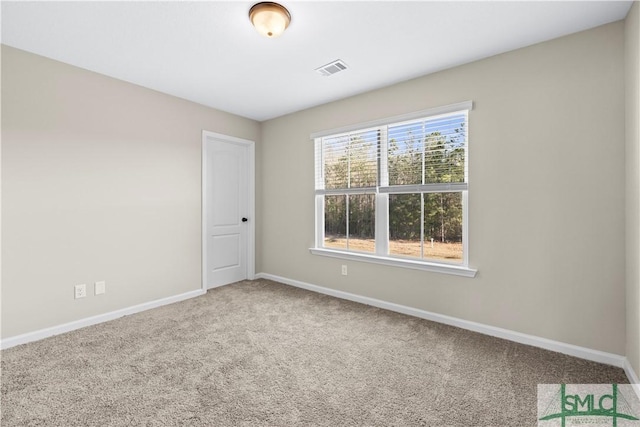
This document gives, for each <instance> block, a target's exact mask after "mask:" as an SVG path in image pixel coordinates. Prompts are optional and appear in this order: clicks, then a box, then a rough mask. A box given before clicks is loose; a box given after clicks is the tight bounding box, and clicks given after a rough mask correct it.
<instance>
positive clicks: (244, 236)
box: [203, 132, 253, 289]
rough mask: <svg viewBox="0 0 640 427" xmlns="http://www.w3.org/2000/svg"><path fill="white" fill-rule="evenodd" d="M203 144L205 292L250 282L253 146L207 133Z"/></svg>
mask: <svg viewBox="0 0 640 427" xmlns="http://www.w3.org/2000/svg"><path fill="white" fill-rule="evenodd" d="M203 144H204V146H203V159H204V162H203V168H204V174H203V181H204V182H203V192H204V194H203V202H204V206H203V207H204V212H203V219H204V224H203V229H204V230H205V236H204V241H203V252H204V254H205V256H204V259H203V264H204V266H203V268H204V271H203V276H204V277H203V279H204V283H205V287H206V288H207V289H208V288H213V287H216V286H222V285H226V284H229V283H233V282H237V281H240V280H244V279H247V278H253V277H250V276H252V273H251V274H250V269H249V261H250V260H249V256H248V255H249V235H250V231H252V230H253V227H249V225H250V221H251V222H252V221H253V218H252V217H251V214H250V205H252V203H250V194H249V193H250V192H249V181H250V179H249V178H250V176H249V175H250V166H251V165H250V161H249V160H250V156H249V154H250V149H252V148H253V145H252V143H251V142H250V141H244V140H238V139H237V138H231V137H226V136H223V135H217V134H213V133H210V132H204V133H203ZM251 225H253V224H251ZM251 261H252V260H251ZM251 270H252V269H251Z"/></svg>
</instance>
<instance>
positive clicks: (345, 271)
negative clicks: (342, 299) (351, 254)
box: [342, 265, 347, 276]
mask: <svg viewBox="0 0 640 427" xmlns="http://www.w3.org/2000/svg"><path fill="white" fill-rule="evenodd" d="M342 275H343V276H346V275H347V266H346V265H343V266H342Z"/></svg>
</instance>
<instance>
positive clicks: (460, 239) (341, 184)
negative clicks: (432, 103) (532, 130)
mask: <svg viewBox="0 0 640 427" xmlns="http://www.w3.org/2000/svg"><path fill="white" fill-rule="evenodd" d="M471 106H472V104H471V102H465V103H461V104H456V105H451V106H447V107H442V108H438V109H433V110H429V111H423V112H420V113H414V114H411V115H408V116H404V117H400V118H394V119H389V120H386V121H385V120H383V121H380V122H379V123H369V124H367V125H361V126H354V127H353V129H351V128H349V129H339V130H335V131H327V132H322V133H320V134H316V135H312V137H313V139H314V141H315V157H316V159H315V165H316V166H315V169H316V181H315V194H316V247H315V248H312V252H313V253H316V254H319V255H328V256H336V257H341V258H351V259H359V260H364V261H372V262H381V263H385V264H392V265H399V266H408V267H411V268H419V269H426V270H435V271H442V272H451V273H454V274H460V275H465V276H473V275H475V270H472V269H470V268H468V253H467V217H468V208H467V197H468V180H467V175H468V174H467V164H468V156H467V147H468V111H469V110H470V109H471Z"/></svg>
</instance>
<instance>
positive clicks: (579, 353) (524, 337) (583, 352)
mask: <svg viewBox="0 0 640 427" xmlns="http://www.w3.org/2000/svg"><path fill="white" fill-rule="evenodd" d="M256 277H257V278H263V279H269V280H274V281H276V282H280V283H284V284H286V285H291V286H295V287H298V288H302V289H307V290H309V291H313V292H318V293H321V294H326V295H331V296H334V297H336V298H342V299H346V300H349V301H355V302H359V303H362V304H367V305H371V306H374V307H379V308H384V309H386V310H390V311H395V312H397V313H402V314H407V315H409V316H414V317H419V318H421V319H426V320H432V321H434V322H438V323H444V324H445V325H451V326H456V327H458V328H462V329H467V330H469V331H473V332H479V333H481V334H484V335H490V336H492V337H497V338H503V339H506V340H509V341H514V342H517V343H521V344H526V345H531V346H534V347H540V348H544V349H546V350H551V351H555V352H558V353H563V354H567V355H569V356H574V357H579V358H581V359H586V360H591V361H594V362H598V363H604V364H607V365H613V366H616V367H618V368H625V366H626V365H628V362H627V358H626V357H624V356H620V355H618V354H613V353H606V352H604V351H599V350H592V349H590V348H585V347H579V346H576V345H573V344H566V343H563V342H559V341H553V340H550V339H547V338H541V337H537V336H534V335H528V334H523V333H520V332H515V331H511V330H509V329H502V328H498V327H495V326H489V325H484V324H482V323H476V322H471V321H469V320H463V319H458V318H456V317H451V316H445V315H443V314H437V313H432V312H429V311H425V310H420V309H418V308H412V307H407V306H404V305H400V304H395V303H392V302H387V301H382V300H379V299H375V298H369V297H365V296H362V295H356V294H352V293H349V292H343V291H338V290H336V289H330V288H325V287H322V286H317V285H312V284H310V283H305V282H301V281H298V280H293V279H288V278H286V277H280V276H275V275H273V274H268V273H259V274H256ZM629 370H630V371H631V372H633V370H632V369H631V366H630V365H629ZM625 371H627V375H628V372H629V371H628V370H627V369H626V368H625ZM629 381H630V382H632V383H633V379H632V378H631V377H629ZM635 382H636V383H637V377H636V378H635Z"/></svg>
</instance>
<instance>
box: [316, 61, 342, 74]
mask: <svg viewBox="0 0 640 427" xmlns="http://www.w3.org/2000/svg"><path fill="white" fill-rule="evenodd" d="M346 69H347V64H345V63H344V62H342V60H341V59H336V60H335V61H333V62H330V63H328V64H326V65H323V66H322V67H320V68H316V71H317V72H318V73H319V74H320V75H323V76H325V77H328V76H331V75H333V74H335V73H339V72H340V71H344V70H346Z"/></svg>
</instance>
